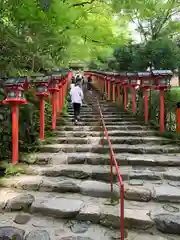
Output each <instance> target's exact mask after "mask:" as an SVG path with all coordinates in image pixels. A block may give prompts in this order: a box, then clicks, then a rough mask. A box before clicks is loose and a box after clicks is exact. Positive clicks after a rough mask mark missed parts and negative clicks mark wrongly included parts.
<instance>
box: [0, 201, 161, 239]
mask: <svg viewBox="0 0 180 240" xmlns="http://www.w3.org/2000/svg"><path fill="white" fill-rule="evenodd" d="M60 200H61V199H60ZM45 201H46V202H45V203H47V201H48V200H47V199H45ZM67 201H68V199H67ZM61 202H62V200H61ZM74 202H75V201H74ZM73 206H75V205H73ZM73 206H72V207H71V208H70V209H69V212H70V211H71V212H70V215H74V214H73V212H74V211H72V210H73V209H74V207H73ZM47 210H48V207H47ZM51 210H52V208H51ZM60 210H62V207H61V208H60V209H59V211H58V213H59V212H60ZM66 211H67V210H66ZM38 212H40V211H38ZM64 213H65V209H64ZM78 213H79V214H80V213H81V211H79V212H78ZM62 214H63V213H62ZM44 215H45V214H44ZM89 216H90V215H89ZM88 218H90V217H88ZM97 218H98V215H97ZM0 220H1V224H0V236H1V237H2V239H13V238H12V235H16V236H17V238H15V239H16V240H23V239H26V240H32V239H33V240H99V239H103V240H111V239H112V237H113V236H116V237H117V238H118V237H119V236H120V231H119V229H110V228H107V227H105V226H103V223H100V221H99V223H98V224H93V223H92V222H90V221H80V220H77V219H73V220H70V219H63V218H61V219H60V218H53V217H51V216H50V214H49V213H48V212H47V216H43V215H40V214H39V215H37V214H36V213H35V214H33V213H24V212H18V211H13V212H8V213H7V212H3V213H2V214H1V217H0ZM129 232H130V235H132V236H136V235H138V232H137V233H136V232H135V231H131V230H129ZM127 234H128V231H127V230H125V236H127ZM7 236H8V237H10V238H7ZM146 236H147V237H148V236H150V233H149V234H148V233H147V234H146ZM156 236H158V235H156ZM142 237H143V235H142ZM126 239H127V238H126ZM136 240H137V238H136ZM151 240H153V239H151ZM154 240H156V239H154Z"/></svg>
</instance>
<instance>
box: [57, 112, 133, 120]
mask: <svg viewBox="0 0 180 240" xmlns="http://www.w3.org/2000/svg"><path fill="white" fill-rule="evenodd" d="M80 116H81V118H85V119H92V117H93V118H98V117H100V114H99V113H96V114H93V115H90V114H82V112H81V113H80ZM128 116H129V117H130V118H132V119H133V118H134V119H136V117H135V116H131V115H128ZM73 117H74V114H73V113H70V114H69V113H68V114H67V115H65V116H63V118H65V119H66V118H73ZM103 117H104V119H109V118H111V119H115V118H122V119H124V116H123V115H121V114H120V113H114V114H106V113H105V114H104V116H103ZM57 119H58V118H57ZM60 119H61V117H60Z"/></svg>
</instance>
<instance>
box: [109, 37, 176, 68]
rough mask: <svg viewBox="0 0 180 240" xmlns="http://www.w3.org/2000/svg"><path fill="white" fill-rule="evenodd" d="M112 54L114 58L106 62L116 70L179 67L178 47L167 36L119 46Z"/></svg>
mask: <svg viewBox="0 0 180 240" xmlns="http://www.w3.org/2000/svg"><path fill="white" fill-rule="evenodd" d="M113 55H114V60H113V61H112V62H108V66H109V69H114V70H117V71H145V70H147V68H148V67H154V68H155V69H171V70H176V69H178V68H179V67H180V47H179V46H178V45H177V43H176V42H175V41H173V40H171V39H168V38H163V39H161V38H159V39H157V40H151V41H148V42H147V43H146V44H145V43H141V44H132V43H130V44H129V45H125V46H120V47H118V48H116V49H115V50H114V54H113Z"/></svg>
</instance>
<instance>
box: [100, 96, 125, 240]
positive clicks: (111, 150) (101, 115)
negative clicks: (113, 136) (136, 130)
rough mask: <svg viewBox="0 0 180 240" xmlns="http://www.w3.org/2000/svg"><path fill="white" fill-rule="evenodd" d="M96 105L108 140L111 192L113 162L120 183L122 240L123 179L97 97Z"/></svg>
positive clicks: (121, 232)
mask: <svg viewBox="0 0 180 240" xmlns="http://www.w3.org/2000/svg"><path fill="white" fill-rule="evenodd" d="M97 105H98V108H99V113H100V118H101V121H102V125H103V129H104V133H105V135H106V137H107V141H108V145H109V154H110V184H111V192H113V163H114V166H115V169H116V174H117V176H118V181H119V185H120V236H121V237H120V239H121V240H124V183H123V179H122V177H121V174H120V171H119V167H118V163H117V160H116V157H115V154H114V151H113V147H112V144H111V140H110V137H109V135H108V131H107V128H106V125H105V122H104V117H103V114H102V111H101V107H100V104H99V101H98V99H97Z"/></svg>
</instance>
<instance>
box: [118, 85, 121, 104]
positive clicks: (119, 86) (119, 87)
mask: <svg viewBox="0 0 180 240" xmlns="http://www.w3.org/2000/svg"><path fill="white" fill-rule="evenodd" d="M120 91H121V84H118V85H117V103H118V105H119V106H120V100H121V99H120V98H121V96H120V94H121V93H120Z"/></svg>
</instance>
